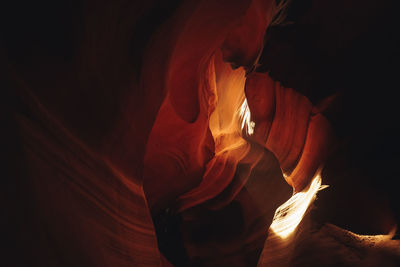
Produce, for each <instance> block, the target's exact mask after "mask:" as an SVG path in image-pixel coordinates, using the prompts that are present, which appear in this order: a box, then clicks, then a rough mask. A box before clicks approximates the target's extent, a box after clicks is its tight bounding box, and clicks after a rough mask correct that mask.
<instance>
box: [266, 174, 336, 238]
mask: <svg viewBox="0 0 400 267" xmlns="http://www.w3.org/2000/svg"><path fill="white" fill-rule="evenodd" d="M326 187H328V186H327V185H321V176H320V175H319V174H317V175H316V176H315V178H314V179H313V180H312V182H311V184H310V186H309V187H308V189H305V190H303V191H301V192H298V193H296V194H294V195H293V196H292V197H291V198H290V199H289V200H288V201H286V202H285V203H283V204H282V205H281V206H280V207H279V208H277V209H276V211H275V215H274V218H273V220H272V224H271V226H270V229H271V230H272V231H273V232H274V233H275V234H276V235H278V236H279V237H281V238H287V237H288V236H290V235H291V234H292V233H293V232H294V230H296V228H297V226H298V225H299V224H300V222H301V220H302V219H303V217H304V215H305V213H306V211H307V209H308V206H309V205H310V204H311V202H312V201H313V200H314V199H315V196H316V194H317V192H318V191H320V190H322V189H324V188H326Z"/></svg>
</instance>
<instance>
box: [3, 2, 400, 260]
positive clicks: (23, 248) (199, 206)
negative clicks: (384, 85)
mask: <svg viewBox="0 0 400 267" xmlns="http://www.w3.org/2000/svg"><path fill="white" fill-rule="evenodd" d="M367 2H368V3H366V4H365V9H363V8H361V11H359V13H357V14H369V13H370V10H377V14H378V15H376V16H377V17H374V18H375V19H376V18H379V14H381V13H382V10H381V9H374V7H376V6H380V5H377V4H376V3H375V2H374V1H372V0H371V1H367ZM299 5H300V6H301V8H300V9H299V10H300V11H301V12H300V11H297V12H294V11H293V9H291V6H292V5H291V3H289V4H288V5H287V4H286V3H285V2H284V1H279V2H276V1H272V0H249V1H228V0H226V1H225V0H224V1H171V2H170V1H168V3H167V2H163V1H147V2H146V3H144V2H142V1H125V0H118V1H112V2H108V1H104V2H103V1H100V2H98V1H96V2H94V1H86V2H84V3H82V4H70V3H63V4H61V5H60V6H56V4H52V5H49V6H48V5H47V4H45V3H39V4H38V6H35V5H33V4H29V5H28V6H27V7H29V8H28V9H29V10H32V12H25V11H24V12H23V13H22V15H21V13H19V12H18V10H19V8H20V7H18V6H14V5H13V4H11V12H10V13H9V14H6V15H5V16H4V17H5V18H6V19H9V20H10V21H13V22H14V23H15V25H16V31H15V32H13V30H10V29H8V30H7V31H6V32H5V36H6V37H7V38H8V39H7V40H5V41H4V44H3V42H2V43H1V44H2V47H1V49H2V50H1V54H0V55H1V57H2V59H3V58H4V60H2V63H1V68H2V74H3V73H5V74H7V75H6V78H7V79H6V80H5V82H4V87H5V88H6V89H7V93H6V98H5V99H6V101H4V102H5V103H4V107H5V109H6V111H7V112H6V115H7V116H6V117H7V120H6V126H7V127H5V128H6V130H5V133H6V136H7V137H6V138H5V139H4V140H5V145H4V147H5V148H6V152H7V155H8V161H9V162H8V161H7V163H8V164H7V165H8V166H7V171H9V172H10V175H9V177H10V178H9V181H10V182H9V185H8V187H7V188H11V189H10V190H8V189H7V190H6V194H5V196H6V201H4V203H10V207H7V210H9V211H10V212H9V213H10V216H8V220H7V221H6V222H5V227H4V229H6V230H8V231H7V234H6V235H5V239H4V240H5V241H4V242H5V243H6V245H7V246H6V247H9V250H10V253H8V255H7V257H6V259H5V261H6V262H8V261H9V262H10V263H12V264H8V265H9V266H13V265H16V266H21V265H22V266H28V265H29V266H43V265H49V266H72V265H73V266H82V265H84V266H257V265H258V266H313V265H314V266H321V265H323V266H329V265H331V266H335V264H341V265H348V266H368V264H369V265H370V266H380V265H382V264H383V265H386V266H391V264H392V265H393V266H395V265H396V263H397V262H399V251H398V246H399V244H398V242H397V240H392V239H393V237H394V234H389V235H379V236H360V235H356V234H353V233H352V232H357V233H363V234H369V233H370V232H369V230H370V229H373V230H376V232H373V233H372V234H387V233H388V232H389V231H390V230H392V229H393V226H394V225H395V223H396V219H395V218H394V217H395V216H394V215H393V213H392V211H391V208H390V207H389V206H388V205H386V204H387V202H388V201H387V202H385V201H386V199H385V198H384V197H382V196H381V195H379V194H376V195H374V194H372V193H371V194H370V192H374V190H372V189H370V190H369V191H363V189H362V187H361V189H360V185H364V184H367V181H368V180H367V179H365V180H363V179H364V177H363V176H361V175H360V174H357V169H355V170H352V171H351V172H349V168H350V167H348V165H346V164H341V163H342V161H341V159H343V158H344V157H343V156H342V154H340V153H345V152H346V150H345V149H343V140H346V141H347V140H348V139H349V138H350V137H354V135H353V136H352V135H347V133H346V129H343V128H346V127H343V125H345V126H346V120H344V123H342V122H341V121H340V120H339V119H343V118H345V116H343V114H345V113H346V112H348V113H351V112H349V110H346V108H349V106H352V105H351V101H350V100H354V99H352V98H351V96H353V94H352V93H347V92H343V91H342V92H339V93H335V91H336V90H335V89H336V88H332V87H334V86H337V85H338V83H337V81H335V79H333V78H332V76H333V77H336V76H338V79H339V80H340V81H342V83H343V84H344V85H343V86H344V87H345V88H346V89H348V88H352V87H356V83H354V82H353V83H350V85H349V84H346V83H345V82H346V80H345V78H343V77H346V75H348V74H343V73H342V72H339V71H337V70H338V69H339V68H337V69H335V72H333V71H332V73H334V75H333V74H332V76H329V75H327V73H331V72H329V71H327V70H326V69H323V66H325V67H326V66H329V67H326V68H328V69H329V70H333V67H332V66H335V67H337V66H339V65H340V64H339V63H343V61H340V60H338V62H339V63H338V62H337V61H335V60H334V59H333V58H334V52H333V51H336V50H338V51H339V50H340V48H341V47H342V46H345V43H346V42H347V41H350V40H351V34H352V33H354V34H357V36H358V35H359V34H361V33H362V32H363V29H364V28H363V26H362V25H361V26H360V25H359V24H357V23H358V20H357V21H356V20H354V19H353V20H344V21H349V22H352V23H353V24H352V25H353V28H354V29H355V30H354V31H353V32H352V31H351V29H352V27H348V28H346V31H345V33H346V34H344V37H343V38H341V36H342V35H341V34H340V32H336V31H335V29H338V28H335V27H336V26H334V24H335V23H336V20H335V19H334V18H332V17H330V19H327V18H326V17H325V16H322V15H320V16H321V18H320V19H318V18H319V17H320V16H319V15H318V14H326V12H327V13H328V14H333V13H335V14H342V15H343V16H344V18H347V16H348V15H347V13H348V12H344V13H345V14H344V13H341V12H342V11H341V10H342V9H343V10H346V9H345V6H346V7H347V4H346V5H345V4H344V1H343V3H340V4H338V3H333V2H330V1H321V2H319V1H308V2H307V3H306V4H304V6H303V4H299V1H295V0H293V6H299ZM360 5H361V6H363V3H358V1H351V5H350V6H351V9H350V10H352V11H356V10H358V8H356V7H358V6H360ZM45 7H48V8H49V10H50V11H51V12H47V11H46V10H45ZM333 7H334V8H333ZM331 8H333V9H332V10H334V11H335V12H333V11H332V12H333V13H329V10H330V9H331ZM28 9H27V10H28ZM378 11H379V12H381V13H379V12H378ZM319 12H321V13H319ZM324 12H325V13H324ZM31 13H32V14H31ZM350 13H351V12H350ZM18 14H19V15H18ZM58 14H60V15H59V16H58ZM285 14H286V17H287V18H286V19H285ZM24 17H26V18H24ZM328 17H329V16H328ZM365 17H366V16H363V17H362V18H363V19H362V20H361V22H362V21H368V20H367V19H365ZM16 18H18V19H19V18H20V21H24V19H26V21H30V22H31V23H32V24H29V25H27V26H24V25H23V24H21V23H18V21H19V20H18V19H16ZM47 21H48V22H47ZM51 21H54V22H55V23H54V25H50V24H51V23H50V22H51ZM332 21H335V23H333V22H332ZM375 21H376V20H373V22H375ZM354 22H357V23H356V24H354ZM343 23H344V22H343V21H341V20H339V21H338V25H342V24H343ZM344 24H346V23H344ZM361 24H362V23H361ZM357 25H358V26H357ZM57 26H59V27H57ZM338 27H339V26H338ZM339 28H340V27H339ZM296 29H301V30H299V31H297V30H296ZM315 31H317V33H315ZM318 31H321V39H318V38H317V39H318V40H317V41H315V38H311V37H314V36H316V35H318V34H319V33H320V32H318ZM16 32H17V33H20V34H16ZM299 32H300V33H299ZM53 33H57V34H55V35H53ZM302 33H305V34H304V35H303V34H302ZM314 33H315V34H314ZM384 33H385V31H383V33H382V36H384ZM332 36H333V37H332ZM53 37H54V39H53ZM56 37H57V38H56ZM334 37H336V38H337V39H335V38H334ZM332 38H333V39H334V40H336V42H331V41H332ZM357 38H358V37H357ZM31 39H32V40H31ZM48 40H52V41H53V42H48ZM310 40H311V41H310ZM384 40H385V39H384ZM314 41H315V42H314ZM308 42H310V43H308ZM31 43H32V45H31ZM328 44H329V45H328ZM331 44H332V45H331ZM330 45H331V46H330ZM292 46H294V47H292ZM320 46H321V47H320ZM324 49H327V50H329V49H330V50H329V51H330V53H328V54H331V53H332V55H331V56H329V55H325V53H324V51H325V50H324ZM274 51H278V52H279V53H275V52H274ZM305 52H306V53H305ZM314 53H316V55H317V56H315V54H314ZM321 55H322V56H323V60H322V59H321V61H326V62H327V63H326V65H324V64H325V63H324V64H323V63H321V62H320V61H319V60H317V58H318V56H321ZM346 55H347V56H348V58H350V59H351V53H349V52H347V54H346ZM384 55H386V54H384ZM308 56H309V57H308ZM308 59H310V60H308ZM355 61H356V60H350V62H352V64H355ZM345 69H346V70H352V69H351V67H349V66H346V67H345ZM3 70H4V71H3ZM317 70H318V71H317ZM364 70H365V69H364ZM299 73H300V74H299ZM303 74H304V75H303ZM314 76H315V77H314ZM327 78H329V79H327ZM357 78H360V76H357ZM321 80H324V81H325V80H326V81H328V82H329V83H330V82H332V84H333V85H330V87H329V88H325V87H324V86H325V85H324V84H322V83H320V82H321ZM371 80H372V82H373V84H374V85H376V83H374V79H371ZM377 80H378V79H377ZM366 84H367V83H366V82H364V83H363V85H366ZM317 85H318V86H317ZM316 88H317V89H320V90H321V91H318V90H317V91H316ZM356 92H358V93H360V90H359V89H358V90H356ZM385 92H386V91H385ZM349 95H350V97H349ZM354 95H357V94H356V93H354ZM346 96H347V97H349V98H346ZM381 98H382V97H380V98H378V99H381ZM348 99H350V100H348ZM367 99H368V100H369V102H367V103H365V104H358V103H359V102H360V101H354V103H353V104H354V105H355V106H356V107H359V108H360V109H361V110H363V109H366V107H368V111H365V112H366V113H365V114H381V113H379V112H383V111H379V110H378V108H376V109H377V111H375V108H371V107H375V106H374V105H372V104H371V103H375V102H374V101H371V99H374V98H373V97H369V98H367ZM357 100H359V99H358V98H357ZM343 101H344V103H346V104H345V105H344V109H345V110H344V111H340V112H338V111H337V109H340V108H341V107H340V105H339V107H337V106H336V108H335V104H336V105H337V104H338V103H339V104H340V103H343ZM346 101H348V102H346ZM349 103H350V104H349ZM369 104H371V105H370V106H368V105H369ZM371 110H374V111H371ZM383 110H384V111H387V110H389V111H392V109H391V108H385V109H383ZM350 111H352V110H350ZM392 113H393V112H392ZM392 113H391V112H389V113H388V114H392ZM354 114H356V115H357V116H359V117H360V118H362V117H363V116H361V115H363V111H360V110H357V112H355V113H354ZM357 116H355V115H349V117H350V118H353V119H354V118H358V117H357ZM387 116H388V117H390V115H387ZM392 116H393V115H392ZM364 117H366V116H364ZM375 117H376V116H375ZM375 117H372V118H375ZM338 118H339V119H338ZM359 120H361V122H359ZM359 120H357V121H356V122H355V125H358V124H362V122H365V121H366V120H365V119H359ZM367 121H368V120H367ZM332 122H333V123H332ZM368 122H369V121H368ZM364 124H366V123H364ZM378 125H379V126H380V127H383V125H384V123H381V124H378ZM367 126H368V127H367ZM357 127H358V126H352V127H349V129H350V133H357V134H358V135H357V136H360V140H368V144H370V143H371V147H373V144H374V143H373V142H375V139H373V138H370V139H368V137H370V136H371V135H369V133H370V132H376V131H377V130H375V128H376V127H374V125H373V124H372V122H369V124H368V125H367V124H366V126H365V125H364V126H363V127H361V128H357ZM355 129H364V130H365V131H360V132H357V131H356V130H355ZM372 136H374V135H372ZM340 138H342V139H340ZM363 138H364V139H363ZM335 149H336V150H335ZM338 151H339V152H340V153H338ZM343 151H345V152H343ZM375 152H376V151H375ZM365 154H367V153H365ZM348 156H349V157H350V159H348V158H346V160H345V161H346V162H350V163H353V162H354V159H352V158H351V155H348ZM375 159H376V157H375ZM388 162H390V161H388ZM324 166H327V168H323V167H324ZM342 166H346V168H342ZM351 166H352V165H351ZM356 166H357V165H356ZM388 169H389V168H388ZM364 173H365V172H363V174H364ZM350 174H351V175H350ZM353 175H354V177H352V176H353ZM357 175H358V176H357ZM343 177H346V179H344V178H343ZM325 180H327V182H325ZM352 181H353V182H352ZM326 183H327V184H330V185H331V186H330V188H329V189H326V191H327V192H321V193H318V196H321V198H322V200H324V199H323V197H324V194H325V193H326V195H329V196H331V198H330V199H328V200H326V198H325V201H324V202H322V203H324V205H319V204H318V203H321V202H317V203H316V204H315V205H316V206H317V209H316V210H315V213H316V216H314V217H317V220H315V218H314V217H312V216H311V215H313V213H312V212H311V213H310V210H311V208H312V203H313V201H314V200H315V199H316V194H317V192H318V191H319V190H320V189H322V187H321V185H323V184H326ZM336 188H338V189H336ZM340 188H341V189H340ZM343 188H347V191H344V192H349V191H354V192H356V194H355V196H356V197H358V198H359V199H356V200H353V198H355V197H349V196H346V195H341V194H340V193H339V194H335V192H343ZM336 190H338V191H336ZM340 190H342V191H340ZM329 192H331V193H329ZM360 192H368V194H367V193H365V194H361V193H360ZM342 197H343V198H345V199H346V200H350V201H349V203H348V204H346V205H343V203H342V202H343V201H342V202H340V200H341V198H342ZM367 198H369V200H368V201H369V202H368V205H367V206H368V207H370V208H371V213H370V214H367V215H364V217H361V218H365V222H362V223H361V224H362V225H367V226H369V227H370V228H368V227H366V228H365V229H367V230H365V231H364V229H363V228H361V229H363V231H356V230H354V229H353V228H351V227H354V226H357V223H354V221H355V220H354V216H353V217H352V216H347V217H346V216H341V213H340V211H338V210H339V209H338V208H335V207H334V203H338V202H339V203H341V204H340V205H341V206H340V207H343V209H349V210H351V209H353V210H352V212H353V211H354V213H356V214H360V210H362V207H363V206H366V205H363V204H362V202H363V201H365V199H367ZM360 203H361V204H360ZM329 205H330V206H329ZM326 206H329V207H330V208H329V209H327V208H326ZM349 207H350V208H349ZM19 211H27V212H26V213H25V212H24V213H23V214H21V213H20V212H19ZM315 213H314V215H315ZM327 214H328V215H329V214H333V215H331V216H330V217H329V216H328V215H327ZM371 214H373V215H374V216H372V215H371ZM334 215H337V217H341V218H342V217H343V219H342V220H338V219H337V218H335V216H334ZM375 215H377V216H375ZM321 217H322V218H326V217H328V218H329V219H333V221H334V222H337V221H339V222H344V221H346V219H350V221H351V223H349V226H351V227H350V228H351V229H350V230H351V231H352V232H349V231H347V230H342V229H341V228H337V227H335V226H332V225H326V226H323V227H321V226H322V225H323V224H324V223H325V222H326V221H327V220H326V219H321ZM357 218H359V217H356V219H357ZM352 219H353V221H352ZM340 226H341V227H342V228H346V229H347V227H346V224H343V223H342V224H340ZM374 227H375V228H374ZM356 229H357V228H356ZM358 229H359V228H358ZM334 248H340V249H339V250H335V249H334ZM349 248H351V249H349ZM316 251H317V252H316ZM21 255H22V256H21ZM360 255H361V256H360ZM6 265H7V264H6ZM8 265H7V266H8Z"/></svg>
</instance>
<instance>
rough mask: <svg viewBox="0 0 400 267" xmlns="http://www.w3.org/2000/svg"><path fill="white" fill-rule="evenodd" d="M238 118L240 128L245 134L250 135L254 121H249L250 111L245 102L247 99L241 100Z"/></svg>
mask: <svg viewBox="0 0 400 267" xmlns="http://www.w3.org/2000/svg"><path fill="white" fill-rule="evenodd" d="M239 118H240V121H241V124H242V125H241V128H242V130H244V131H245V132H246V134H247V135H252V134H253V133H254V126H255V123H254V121H251V120H250V119H251V113H250V108H249V105H248V104H247V99H246V98H245V99H244V100H243V103H242V105H241V106H240V109H239Z"/></svg>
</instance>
